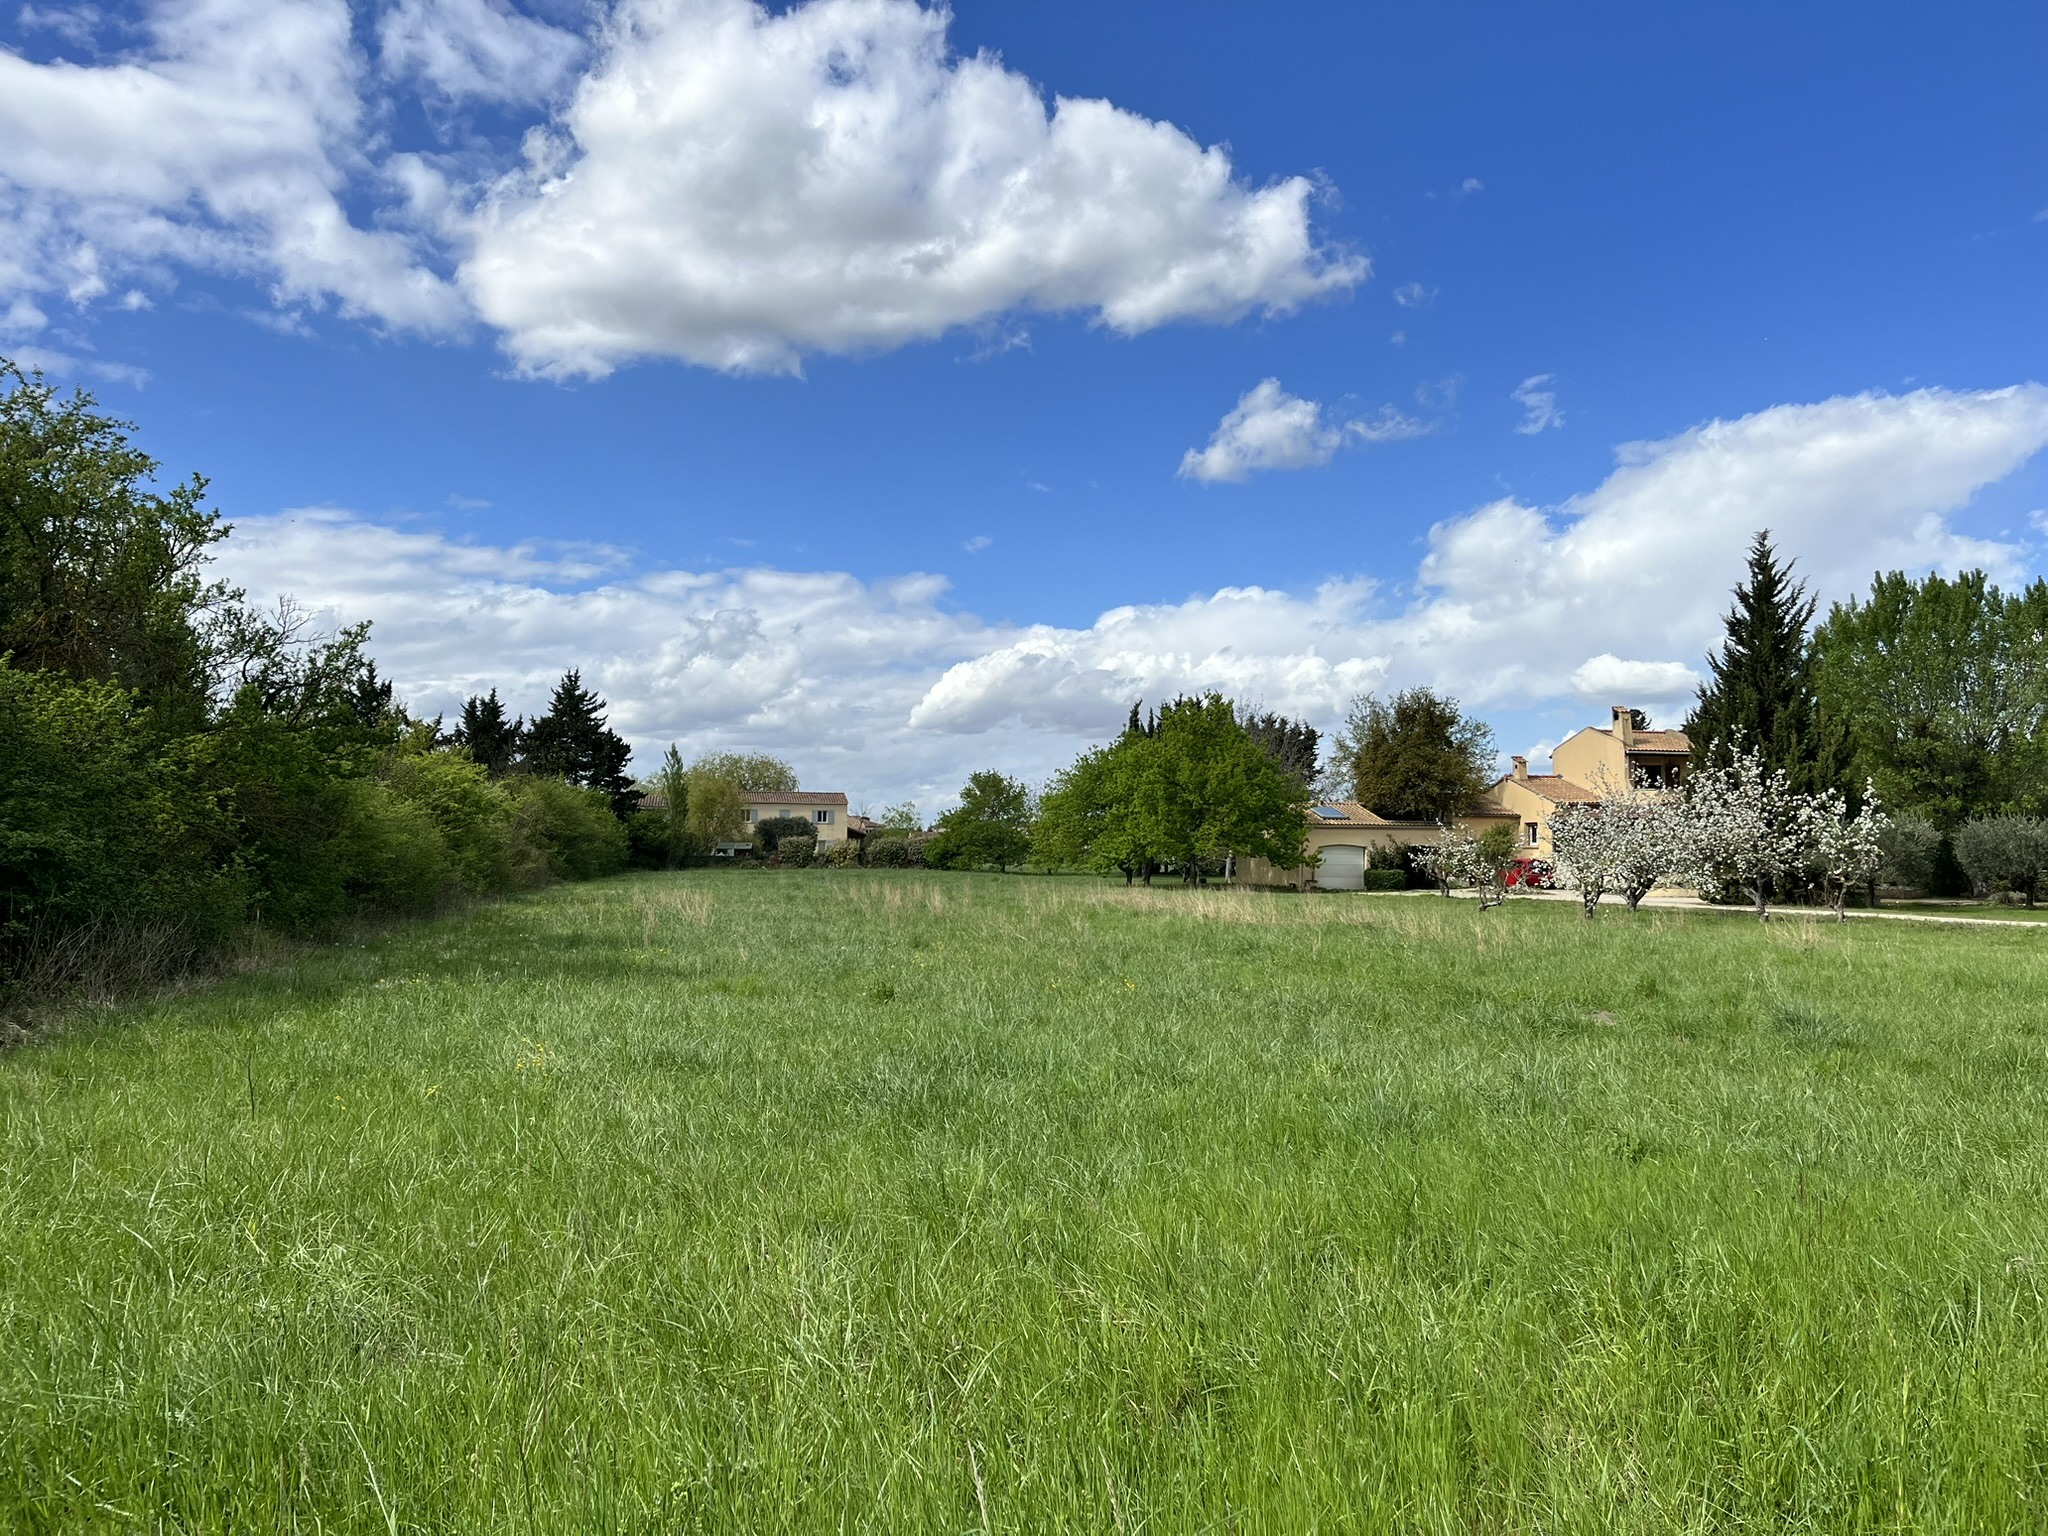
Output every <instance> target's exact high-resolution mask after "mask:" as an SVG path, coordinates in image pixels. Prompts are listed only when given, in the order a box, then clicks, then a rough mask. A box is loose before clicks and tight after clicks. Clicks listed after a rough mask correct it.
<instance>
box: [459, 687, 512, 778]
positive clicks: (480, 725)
mask: <svg viewBox="0 0 2048 1536" xmlns="http://www.w3.org/2000/svg"><path fill="white" fill-rule="evenodd" d="M525 729H526V723H525V722H524V721H522V720H515V719H512V718H511V717H509V716H508V715H506V713H505V706H504V704H503V703H501V702H500V701H499V699H498V690H497V689H495V688H493V689H492V690H491V691H490V692H489V693H487V694H473V695H471V696H470V697H469V698H467V699H465V700H463V703H462V719H461V721H460V723H458V724H457V725H456V727H455V741H456V744H457V745H458V746H461V747H463V748H466V749H467V750H468V752H469V755H470V756H471V757H472V758H474V759H475V760H476V761H477V762H478V763H480V764H481V765H482V766H483V768H484V769H485V771H486V772H488V773H489V774H490V776H491V777H492V778H494V779H502V778H503V777H504V776H505V775H506V774H508V773H510V772H511V771H512V767H513V764H514V762H515V761H516V760H517V758H518V755H519V739H520V737H521V736H522V735H523V734H524V733H525Z"/></svg>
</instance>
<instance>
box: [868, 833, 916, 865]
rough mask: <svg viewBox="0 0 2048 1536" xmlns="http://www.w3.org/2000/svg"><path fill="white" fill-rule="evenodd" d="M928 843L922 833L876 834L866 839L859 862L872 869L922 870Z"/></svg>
mask: <svg viewBox="0 0 2048 1536" xmlns="http://www.w3.org/2000/svg"><path fill="white" fill-rule="evenodd" d="M930 842H931V839H930V838H928V837H926V836H925V835H924V834H923V833H922V832H884V833H877V834H874V835H871V836H870V837H869V838H868V839H867V843H866V846H865V847H864V848H863V849H862V850H861V862H862V863H863V864H866V865H868V866H869V867H870V868H873V869H922V868H923V867H924V861H925V850H926V848H927V846H928V845H929V844H930Z"/></svg>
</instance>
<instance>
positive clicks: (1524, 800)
mask: <svg viewBox="0 0 2048 1536" xmlns="http://www.w3.org/2000/svg"><path fill="white" fill-rule="evenodd" d="M1613 716H1614V718H1613V722H1612V723H1611V724H1609V725H1589V726H1587V727H1586V728H1585V729H1584V730H1580V731H1574V732H1572V734H1571V735H1570V736H1568V737H1566V738H1565V739H1564V740H1563V741H1561V742H1559V743H1558V744H1557V749H1556V750H1555V751H1554V752H1552V753H1551V754H1550V763H1551V768H1552V771H1551V772H1549V773H1531V772H1530V771H1529V760H1528V759H1527V758H1526V757H1517V758H1514V759H1512V761H1513V763H1514V769H1513V771H1512V772H1510V773H1508V774H1506V775H1504V776H1503V777H1502V778H1501V779H1500V780H1499V781H1498V782H1496V783H1495V784H1494V786H1493V787H1492V788H1491V789H1489V790H1488V791H1487V792H1486V804H1487V806H1488V807H1489V808H1491V809H1493V810H1495V811H1497V812H1498V813H1499V814H1500V815H1502V816H1505V817H1512V818H1513V820H1514V822H1515V826H1516V832H1515V846H1516V847H1517V848H1518V849H1519V850H1520V851H1521V853H1522V854H1523V855H1524V856H1525V857H1532V858H1539V859H1548V858H1551V857H1553V855H1554V850H1553V846H1552V844H1551V840H1550V819H1551V817H1552V816H1553V815H1554V814H1556V811H1557V808H1558V807H1559V806H1562V805H1573V804H1581V805H1598V804H1599V803H1600V796H1601V792H1602V791H1603V789H1604V788H1605V787H1606V786H1608V785H1610V784H1614V785H1621V784H1647V785H1649V786H1650V787H1652V788H1654V789H1665V790H1675V789H1677V788H1679V787H1680V786H1681V785H1682V784H1683V783H1684V782H1685V764H1686V759H1687V758H1688V757H1690V756H1691V754H1692V742H1691V741H1690V740H1689V739H1688V738H1687V736H1686V734H1685V732H1683V731H1653V730H1650V729H1648V728H1647V727H1644V726H1640V725H1638V724H1637V723H1636V712H1635V710H1633V709H1631V708H1630V707H1629V706H1628V705H1626V704H1617V705H1615V706H1614V709H1613Z"/></svg>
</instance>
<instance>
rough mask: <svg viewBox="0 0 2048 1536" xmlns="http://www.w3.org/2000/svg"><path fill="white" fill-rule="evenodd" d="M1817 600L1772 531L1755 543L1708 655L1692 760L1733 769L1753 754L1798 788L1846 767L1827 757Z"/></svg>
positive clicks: (1690, 727) (1690, 725)
mask: <svg viewBox="0 0 2048 1536" xmlns="http://www.w3.org/2000/svg"><path fill="white" fill-rule="evenodd" d="M1813 611H1814V599H1813V598H1812V597H1811V596H1810V595H1809V594H1808V593H1807V590H1806V584H1805V583H1804V582H1801V581H1797V580H1795V579H1794V578H1793V575H1792V565H1791V562H1790V561H1783V560H1780V559H1779V558H1778V552H1777V550H1776V549H1775V548H1774V547H1773V546H1772V544H1771V535H1770V530H1769V529H1765V530H1764V531H1763V532H1761V533H1759V534H1757V536H1756V537H1755V538H1754V539H1753V540H1751V541H1750V546H1749V571H1748V576H1747V579H1745V580H1744V581H1743V582H1741V583H1740V584H1738V585H1737V586H1736V588H1735V603H1734V606H1733V607H1731V608H1730V609H1729V610H1728V613H1727V615H1726V616H1725V618H1724V619H1723V623H1724V625H1725V626H1726V636H1725V638H1724V639H1723V641H1722V644H1721V649H1720V650H1719V652H1717V653H1716V654H1715V655H1713V656H1710V657H1708V658H1707V666H1708V669H1709V671H1710V673H1711V676H1710V677H1709V679H1708V681H1707V682H1705V683H1704V684H1702V685H1701V687H1700V692H1699V699H1698V701H1697V702H1696V703H1695V704H1694V706H1693V710H1692V713H1691V715H1689V716H1688V717H1687V719H1686V722H1685V730H1686V734H1687V735H1688V736H1690V737H1691V738H1692V764H1693V767H1694V769H1695V770H1697V769H1701V768H1710V767H1712V768H1725V767H1729V766H1730V765H1732V764H1733V763H1734V761H1735V760H1736V758H1737V757H1738V756H1739V755H1740V754H1741V753H1743V752H1753V753H1755V754H1756V756H1757V757H1758V758H1759V759H1760V760H1761V761H1762V763H1763V765H1764V766H1765V768H1767V769H1782V770H1783V771H1784V773H1785V775H1786V778H1787V780H1788V782H1789V784H1790V785H1791V788H1792V789H1793V790H1794V791H1802V792H1803V791H1811V790H1815V789H1819V788H1822V787H1824V785H1825V784H1827V783H1829V782H1831V781H1832V780H1833V779H1834V778H1835V777H1836V776H1837V773H1838V769H1839V764H1838V763H1830V762H1827V761H1825V759H1826V758H1827V757H1828V756H1829V755H1830V754H1829V753H1828V752H1826V751H1824V749H1823V741H1822V733H1821V728H1820V719H1819V712H1818V710H1817V708H1816V696H1815V688H1814V669H1813V649H1812V646H1811V644H1810V643H1809V642H1808V639H1807V633H1806V631H1807V626H1808V625H1810V624H1811V623H1812V622H1813Z"/></svg>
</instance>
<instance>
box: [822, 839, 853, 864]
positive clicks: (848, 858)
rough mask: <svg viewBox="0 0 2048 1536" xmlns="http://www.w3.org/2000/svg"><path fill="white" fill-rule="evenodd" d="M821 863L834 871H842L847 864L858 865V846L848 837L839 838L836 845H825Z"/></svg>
mask: <svg viewBox="0 0 2048 1536" xmlns="http://www.w3.org/2000/svg"><path fill="white" fill-rule="evenodd" d="M822 861H823V862H824V863H826V864H829V865H830V866H832V868H834V869H844V868H845V867H846V866H847V865H849V864H858V863H859V862H860V844H859V843H858V842H856V841H855V840H854V839H853V838H850V837H846V838H841V839H840V840H839V841H838V842H836V843H827V844H826V845H825V852H824V855H823V860H822Z"/></svg>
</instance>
